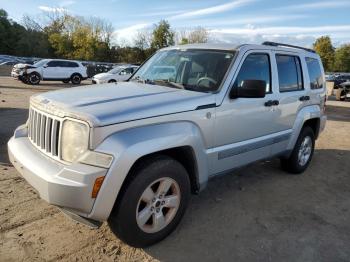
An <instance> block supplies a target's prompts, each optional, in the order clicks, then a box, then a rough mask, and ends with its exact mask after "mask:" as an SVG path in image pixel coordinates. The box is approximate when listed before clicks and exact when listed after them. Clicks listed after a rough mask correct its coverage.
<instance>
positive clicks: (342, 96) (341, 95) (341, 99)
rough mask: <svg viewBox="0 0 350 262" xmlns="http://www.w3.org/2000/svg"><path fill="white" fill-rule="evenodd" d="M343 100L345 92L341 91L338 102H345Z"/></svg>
mask: <svg viewBox="0 0 350 262" xmlns="http://www.w3.org/2000/svg"><path fill="white" fill-rule="evenodd" d="M345 99H346V92H345V91H344V90H342V91H341V92H340V97H339V100H340V101H345Z"/></svg>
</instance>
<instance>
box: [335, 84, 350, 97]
mask: <svg viewBox="0 0 350 262" xmlns="http://www.w3.org/2000/svg"><path fill="white" fill-rule="evenodd" d="M335 98H336V100H339V101H345V100H347V99H350V80H349V81H346V82H343V83H341V84H339V87H338V89H337V90H336V92H335Z"/></svg>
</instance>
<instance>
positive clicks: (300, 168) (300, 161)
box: [281, 126, 315, 174]
mask: <svg viewBox="0 0 350 262" xmlns="http://www.w3.org/2000/svg"><path fill="white" fill-rule="evenodd" d="M314 148H315V134H314V131H313V130H312V128H311V127H309V126H306V127H304V128H303V129H302V130H301V132H300V134H299V137H298V139H297V142H296V143H295V146H294V149H293V151H292V154H291V155H290V156H289V157H288V158H282V159H281V167H282V169H283V170H285V171H287V172H289V173H292V174H301V173H302V172H304V171H305V169H306V168H307V167H308V166H309V164H310V161H311V159H312V156H313V153H314Z"/></svg>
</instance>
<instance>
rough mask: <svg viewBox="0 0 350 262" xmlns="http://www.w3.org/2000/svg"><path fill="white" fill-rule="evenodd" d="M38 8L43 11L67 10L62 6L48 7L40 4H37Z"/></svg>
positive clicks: (61, 11)
mask: <svg viewBox="0 0 350 262" xmlns="http://www.w3.org/2000/svg"><path fill="white" fill-rule="evenodd" d="M38 8H39V9H40V10H41V11H44V12H58V13H64V12H67V9H65V8H63V7H50V6H45V5H40V6H38Z"/></svg>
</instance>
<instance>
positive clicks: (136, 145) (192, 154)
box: [88, 122, 208, 221]
mask: <svg viewBox="0 0 350 262" xmlns="http://www.w3.org/2000/svg"><path fill="white" fill-rule="evenodd" d="M96 150H97V151H101V152H106V153H110V154H114V155H116V159H115V160H114V162H113V164H112V166H111V168H110V170H109V171H108V174H107V175H106V177H105V181H104V183H103V185H102V187H101V190H100V192H99V194H98V196H97V198H96V201H95V204H94V207H93V209H92V212H91V213H90V214H89V216H88V217H90V218H92V219H95V220H100V221H103V220H106V219H107V218H108V217H109V215H110V213H111V211H112V208H113V206H114V204H115V203H116V202H117V201H118V197H119V196H120V195H121V194H120V193H121V192H122V190H123V187H125V186H127V183H128V181H129V179H132V178H131V177H130V176H131V175H132V173H133V172H132V171H133V170H134V168H135V167H137V165H138V164H139V163H141V162H142V161H143V160H145V159H149V158H152V157H156V156H157V155H165V156H169V157H172V158H173V159H175V160H177V161H179V162H180V163H181V164H182V165H183V166H184V167H185V169H186V171H187V172H188V174H189V178H190V182H191V190H192V193H196V192H198V191H199V190H201V189H202V188H204V187H205V185H206V182H207V179H208V163H207V157H206V154H205V147H204V144H203V140H202V138H201V134H200V131H199V130H198V127H197V126H195V125H194V124H193V123H190V122H173V123H164V124H158V125H150V126H143V127H138V128H132V129H128V130H124V131H120V132H117V133H115V134H113V135H111V136H110V137H108V138H107V139H105V140H104V141H103V142H102V144H101V145H99V146H98V147H97V148H96ZM115 152H118V153H115Z"/></svg>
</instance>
